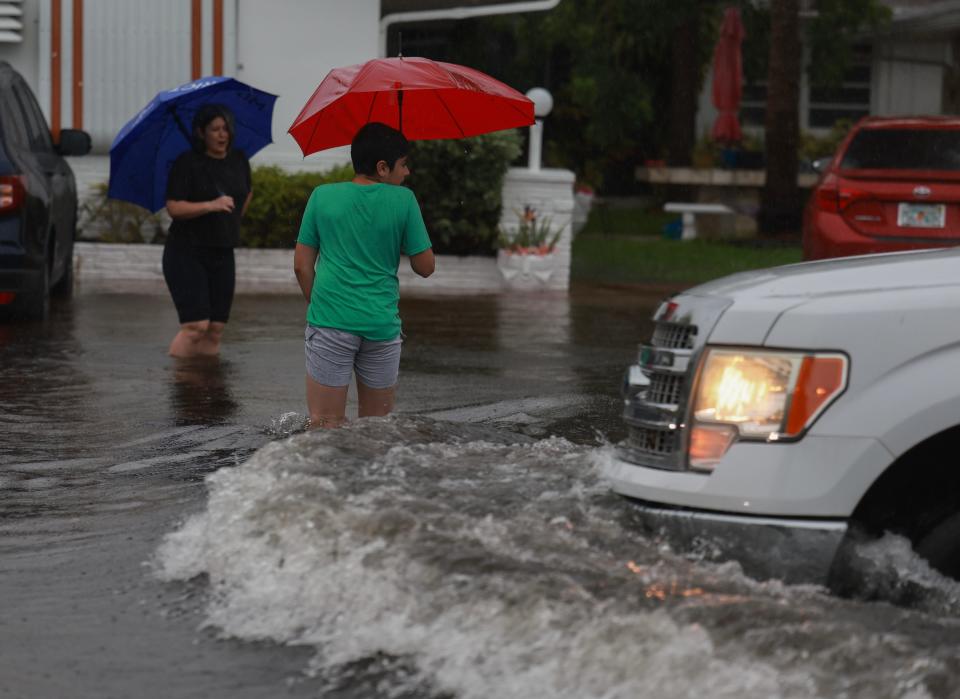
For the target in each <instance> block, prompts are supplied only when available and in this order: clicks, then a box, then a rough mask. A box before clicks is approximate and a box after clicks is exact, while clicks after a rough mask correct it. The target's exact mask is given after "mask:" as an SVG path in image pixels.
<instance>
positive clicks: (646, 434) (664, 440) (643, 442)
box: [627, 427, 677, 456]
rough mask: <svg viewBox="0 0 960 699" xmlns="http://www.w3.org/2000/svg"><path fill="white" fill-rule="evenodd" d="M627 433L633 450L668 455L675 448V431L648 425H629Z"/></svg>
mask: <svg viewBox="0 0 960 699" xmlns="http://www.w3.org/2000/svg"><path fill="white" fill-rule="evenodd" d="M627 434H628V435H629V437H628V442H629V445H628V446H629V448H630V449H631V450H633V451H636V452H640V453H644V454H652V455H657V456H669V455H671V454H673V452H675V451H676V450H677V431H676V430H659V429H656V428H649V427H630V428H629V430H628V432H627Z"/></svg>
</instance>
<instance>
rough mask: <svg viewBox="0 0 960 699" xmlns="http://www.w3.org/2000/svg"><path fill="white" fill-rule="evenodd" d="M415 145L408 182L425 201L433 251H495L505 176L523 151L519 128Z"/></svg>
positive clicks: (421, 204)
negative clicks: (511, 164) (517, 129)
mask: <svg viewBox="0 0 960 699" xmlns="http://www.w3.org/2000/svg"><path fill="white" fill-rule="evenodd" d="M412 146H413V147H412V149H411V153H410V169H411V174H410V177H409V178H407V182H406V184H407V185H408V186H409V187H410V189H412V190H413V191H414V192H415V193H416V195H417V200H418V201H419V202H420V209H421V211H423V219H424V222H425V223H426V224H427V230H428V231H429V232H430V239H431V241H433V250H434V252H436V253H437V254H449V255H494V254H496V242H497V235H498V231H497V227H498V225H499V223H500V209H501V206H502V196H501V193H502V190H503V178H504V176H505V175H506V173H507V168H509V166H510V163H511V162H512V161H513V160H515V159H516V158H517V156H519V155H520V150H521V148H520V136H519V134H518V133H517V131H516V130H510V131H498V132H496V133H491V134H485V135H483V136H474V137H472V138H465V139H459V140H443V141H417V142H415V143H413V144H412Z"/></svg>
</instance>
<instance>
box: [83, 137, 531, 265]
mask: <svg viewBox="0 0 960 699" xmlns="http://www.w3.org/2000/svg"><path fill="white" fill-rule="evenodd" d="M412 145H413V147H412V151H411V155H410V163H411V169H412V171H413V172H412V174H411V175H410V177H409V178H408V179H407V182H406V184H407V185H409V187H410V188H411V189H412V190H413V191H414V192H415V193H416V195H417V199H418V201H419V202H420V208H421V210H422V211H423V218H424V221H425V222H426V224H427V230H428V231H429V233H430V238H431V240H432V241H433V246H434V251H435V252H436V253H438V254H440V253H446V254H454V255H478V254H479V255H493V254H495V252H496V241H497V234H498V230H497V227H498V224H499V222H500V209H501V200H502V197H501V192H502V190H503V179H504V176H505V175H506V172H507V168H508V167H509V166H510V163H511V162H512V161H513V160H514V159H515V158H516V157H517V156H518V155H519V154H520V137H519V134H518V133H517V132H516V131H501V132H498V133H493V134H486V135H483V136H476V137H473V138H468V139H461V140H445V141H419V142H416V143H414V144H412ZM252 176H253V192H254V193H253V199H252V200H251V202H250V208H249V209H247V213H246V216H244V217H243V222H242V223H241V225H240V245H241V246H242V247H248V248H292V247H293V246H294V244H295V243H296V240H297V234H298V233H299V231H300V220H301V218H302V217H303V209H304V207H305V206H306V204H307V199H308V198H309V197H310V194H311V192H313V190H314V189H315V188H316V187H317V186H319V185H321V184H326V183H329V182H343V181H347V180H349V179H351V178H352V177H353V168H352V167H351V166H349V165H343V166H339V167H334V168H332V169H330V170H327V171H326V172H294V173H288V172H286V171H285V170H283V169H282V168H279V167H276V166H272V165H271V166H259V167H255V168H254V169H253V173H252ZM84 212H85V214H86V219H87V220H91V219H92V220H94V221H95V222H96V223H97V224H98V227H99V228H100V229H101V231H100V232H99V236H98V237H99V239H100V240H103V241H107V240H113V241H117V242H143V241H144V240H145V239H146V238H145V236H142V235H141V233H140V231H141V230H142V229H150V231H151V232H154V231H156V232H155V234H154V235H153V242H156V243H161V242H163V240H164V238H165V233H166V231H160V230H159V228H160V219H159V217H158V216H157V215H150V214H149V212H146V211H145V210H143V209H141V208H140V207H138V206H134V205H132V204H127V203H125V202H120V201H115V200H113V199H107V197H106V185H104V186H103V187H101V188H99V189H98V190H97V192H96V194H95V196H94V197H92V198H91V199H90V200H89V201H87V202H85V204H84ZM91 229H93V226H92V225H91ZM103 229H106V230H103Z"/></svg>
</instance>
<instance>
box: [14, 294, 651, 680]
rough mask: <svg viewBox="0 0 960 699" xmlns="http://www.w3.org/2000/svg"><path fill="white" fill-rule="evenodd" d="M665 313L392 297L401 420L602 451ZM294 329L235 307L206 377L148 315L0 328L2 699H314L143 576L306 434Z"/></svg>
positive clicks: (261, 653) (301, 659) (252, 649)
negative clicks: (211, 504)
mask: <svg viewBox="0 0 960 699" xmlns="http://www.w3.org/2000/svg"><path fill="white" fill-rule="evenodd" d="M660 297H661V294H659V293H654V294H643V293H638V292H630V291H625V290H622V289H621V290H617V289H587V288H578V289H575V290H574V291H573V292H572V293H571V294H570V295H566V294H547V295H531V296H528V297H507V296H490V297H471V298H452V297H444V298H408V299H405V300H404V301H403V303H402V305H401V315H402V316H403V318H404V328H405V332H406V335H407V338H406V341H405V345H404V355H403V361H402V365H401V384H400V390H399V394H398V402H397V412H398V413H403V414H411V415H413V414H418V415H426V416H430V417H434V418H437V419H441V420H448V421H452V422H458V423H476V424H481V425H487V426H491V427H496V428H502V429H506V430H508V431H513V432H517V433H523V434H526V435H529V436H532V437H545V436H549V435H551V434H557V435H561V436H564V437H566V438H567V439H568V440H570V441H571V442H574V443H581V444H593V443H597V442H598V441H601V440H604V439H607V440H612V441H616V440H617V439H619V438H620V437H621V436H622V427H621V425H620V423H619V418H618V411H619V400H618V396H617V391H618V388H619V381H620V376H621V374H622V371H623V368H624V366H625V365H626V364H627V363H628V362H629V361H630V360H631V359H632V358H633V356H634V353H635V347H636V343H637V342H638V341H639V340H640V339H642V338H643V337H645V336H646V335H647V333H648V326H647V318H648V317H649V315H650V312H651V311H652V309H653V308H654V306H655V304H656V303H657V302H658V301H659V300H660ZM303 312H304V304H303V302H302V300H301V299H299V298H296V297H292V296H272V297H254V296H241V297H238V298H237V301H236V304H235V307H234V313H233V317H232V319H231V323H230V325H229V328H228V331H227V334H226V338H225V344H224V350H223V356H222V359H221V360H220V361H219V362H213V363H210V362H207V363H199V364H196V363H184V362H178V361H175V360H172V359H170V358H168V357H167V356H165V350H166V346H167V344H168V342H169V340H170V338H171V337H172V335H173V333H174V331H175V329H176V317H175V314H174V311H173V308H172V306H171V304H170V302H169V301H168V299H166V298H165V297H162V296H147V295H142V296H137V295H121V294H82V293H81V294H79V295H78V296H77V297H76V298H74V299H73V300H72V301H71V302H66V303H61V304H58V305H56V306H55V307H54V310H53V313H52V316H51V318H50V320H49V321H48V322H46V323H42V324H24V323H9V322H8V323H3V324H0V600H3V601H2V604H0V697H61V696H63V697H66V696H70V697H194V696H195V697H228V696H229V697H264V696H278V695H284V696H315V695H316V691H317V690H316V687H315V686H314V685H313V680H311V679H310V678H308V677H306V676H304V675H303V672H302V670H303V668H304V666H305V663H306V659H307V658H308V657H309V656H310V655H311V653H312V651H311V650H310V649H308V648H303V649H298V648H295V647H290V646H273V645H271V644H269V643H264V644H257V643H240V642H236V641H229V640H220V639H218V638H217V637H216V632H215V631H214V630H212V629H202V628H198V624H199V623H200V621H201V618H202V617H201V615H200V614H199V612H198V610H199V608H200V606H201V605H202V598H203V595H204V593H203V584H202V581H200V582H198V581H191V582H187V583H174V584H170V583H162V582H160V581H158V580H157V579H156V578H155V577H154V576H153V575H152V574H151V570H150V566H151V557H152V556H153V552H154V551H155V549H156V547H157V545H158V543H159V541H160V539H161V538H162V537H163V535H164V534H166V533H167V532H169V531H170V530H171V529H172V528H173V527H174V526H175V525H176V524H177V523H178V522H179V521H181V520H182V519H183V517H184V516H185V515H186V514H189V513H191V512H194V511H196V510H197V509H198V508H200V507H202V506H203V504H204V502H205V497H206V490H205V485H204V481H203V479H204V477H205V476H206V475H207V474H209V473H211V472H212V471H215V470H217V469H219V468H221V467H223V466H230V465H234V464H237V463H240V462H242V461H243V460H244V459H245V458H246V457H247V456H249V455H250V454H251V453H253V451H255V450H256V449H257V448H258V447H260V446H262V445H263V444H264V443H266V442H268V441H269V440H271V439H274V438H276V437H278V436H283V435H284V434H287V433H289V431H290V430H291V429H293V428H296V427H297V425H299V424H301V423H302V415H303V413H305V407H304V400H303V358H302V326H303ZM348 410H355V402H354V399H353V397H352V396H351V400H350V404H349V405H348ZM334 695H337V696H366V693H365V690H364V688H363V687H359V686H352V687H346V688H344V689H343V691H342V692H340V693H334V694H331V693H329V692H328V694H327V696H334Z"/></svg>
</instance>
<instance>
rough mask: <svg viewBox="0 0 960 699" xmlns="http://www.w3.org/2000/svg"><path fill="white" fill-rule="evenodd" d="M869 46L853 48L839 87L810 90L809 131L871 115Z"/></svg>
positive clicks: (812, 88) (814, 87)
mask: <svg viewBox="0 0 960 699" xmlns="http://www.w3.org/2000/svg"><path fill="white" fill-rule="evenodd" d="M871 62H872V52H871V48H870V46H863V45H861V46H856V47H854V49H853V56H852V59H851V61H850V65H849V66H847V70H846V71H845V72H844V75H843V80H842V82H841V83H840V84H839V85H836V86H831V87H821V86H817V85H811V86H810V102H809V111H808V113H807V124H808V126H809V127H810V128H811V129H829V128H832V127H833V125H834V124H836V123H837V122H838V121H840V120H842V119H846V120H849V121H851V122H852V121H856V120H857V119H859V118H860V117H864V116H867V114H869V113H870V78H871Z"/></svg>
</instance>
